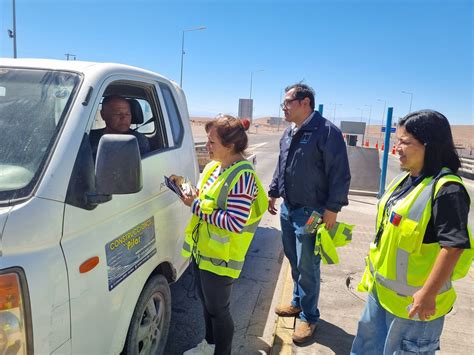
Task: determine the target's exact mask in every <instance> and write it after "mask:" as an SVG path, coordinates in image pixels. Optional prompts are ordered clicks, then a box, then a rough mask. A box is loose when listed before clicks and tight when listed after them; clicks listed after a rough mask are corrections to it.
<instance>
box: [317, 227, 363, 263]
mask: <svg viewBox="0 0 474 355" xmlns="http://www.w3.org/2000/svg"><path fill="white" fill-rule="evenodd" d="M353 228H354V226H352V225H349V224H346V223H339V222H337V223H336V224H335V225H334V227H333V228H331V229H330V230H328V229H326V227H325V225H324V224H323V225H321V226H320V227H319V228H318V230H317V232H316V239H315V245H314V254H315V255H318V254H321V259H322V260H323V263H324V264H338V263H339V256H338V254H337V251H336V247H341V246H344V245H346V244H347V243H349V242H350V241H351V240H352V229H353Z"/></svg>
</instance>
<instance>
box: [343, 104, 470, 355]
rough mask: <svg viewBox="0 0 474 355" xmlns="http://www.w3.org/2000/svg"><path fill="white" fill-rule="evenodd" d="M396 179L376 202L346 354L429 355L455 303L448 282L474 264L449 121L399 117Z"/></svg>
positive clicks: (425, 114)
mask: <svg viewBox="0 0 474 355" xmlns="http://www.w3.org/2000/svg"><path fill="white" fill-rule="evenodd" d="M397 138H398V142H397V153H398V154H399V161H400V166H401V168H402V169H403V170H405V171H406V173H403V174H401V175H400V176H398V177H397V178H395V179H394V181H393V182H392V183H391V184H390V185H389V187H388V188H387V191H386V192H385V194H384V195H383V196H382V198H381V199H380V201H379V204H378V213H377V222H376V223H377V224H376V228H377V231H376V236H375V239H374V241H373V242H372V243H371V245H370V251H369V255H368V257H367V258H366V269H365V273H364V275H363V277H362V281H361V283H360V284H359V290H361V291H367V292H369V295H368V298H367V302H366V305H365V309H364V311H363V313H362V316H361V318H360V320H359V326H358V329H357V335H356V337H355V339H354V342H353V344H352V350H351V354H363V355H367V354H377V355H379V354H402V353H403V354H405V353H416V354H434V353H435V351H436V350H439V339H440V336H441V332H442V330H443V323H444V316H445V315H446V314H447V313H449V312H450V310H451V309H452V307H453V305H454V301H455V299H456V293H455V291H454V288H453V286H452V283H451V281H454V280H457V279H459V278H462V277H464V276H465V275H466V274H467V273H468V271H469V268H470V266H471V264H472V259H473V246H474V241H473V239H472V236H471V232H470V230H469V227H468V213H469V206H470V198H469V195H468V193H467V190H466V188H465V186H464V184H463V181H462V180H461V178H460V177H459V176H457V175H456V173H457V171H458V169H459V167H460V160H459V158H458V155H457V152H456V150H455V148H454V143H453V138H452V135H451V128H450V126H449V123H448V120H447V119H446V117H444V116H443V115H442V114H440V113H439V112H436V111H431V110H423V111H418V112H413V113H410V114H408V115H407V116H405V117H404V118H402V119H400V121H399V123H398V129H397Z"/></svg>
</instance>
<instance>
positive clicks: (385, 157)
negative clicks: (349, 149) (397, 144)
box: [378, 107, 393, 197]
mask: <svg viewBox="0 0 474 355" xmlns="http://www.w3.org/2000/svg"><path fill="white" fill-rule="evenodd" d="M392 114H393V107H389V108H388V109H387V122H386V123H385V142H384V150H383V159H382V174H381V175H380V187H379V195H378V197H382V195H383V193H384V192H385V180H386V179H387V164H388V150H389V149H390V131H391V128H392Z"/></svg>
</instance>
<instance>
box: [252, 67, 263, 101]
mask: <svg viewBox="0 0 474 355" xmlns="http://www.w3.org/2000/svg"><path fill="white" fill-rule="evenodd" d="M261 71H263V69H259V70H254V71H251V72H250V95H249V99H252V80H253V73H258V72H261Z"/></svg>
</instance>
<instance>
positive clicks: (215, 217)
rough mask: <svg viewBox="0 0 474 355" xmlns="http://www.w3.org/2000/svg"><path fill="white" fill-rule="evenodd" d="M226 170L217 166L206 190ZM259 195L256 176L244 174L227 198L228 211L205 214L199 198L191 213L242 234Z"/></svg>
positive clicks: (248, 173)
mask: <svg viewBox="0 0 474 355" xmlns="http://www.w3.org/2000/svg"><path fill="white" fill-rule="evenodd" d="M232 165H233V164H232ZM232 165H231V166H232ZM227 169H228V168H227ZM225 170H226V169H222V170H221V166H220V165H219V166H217V167H216V169H215V170H214V171H213V172H212V174H211V176H210V177H209V179H208V180H207V182H206V185H205V186H206V188H208V187H209V186H211V185H212V184H213V183H214V181H216V179H217V178H218V177H219V175H220V174H221V173H223V172H224V171H225ZM257 193H258V190H257V184H256V183H255V177H254V174H252V173H250V172H244V173H243V174H242V175H240V178H239V180H238V181H237V183H236V184H235V185H234V187H233V188H232V190H231V191H230V192H229V195H228V196H227V209H226V210H221V209H216V210H214V211H212V213H211V214H203V213H201V209H200V207H199V198H196V199H195V200H194V201H193V204H192V205H191V211H192V213H194V214H195V215H197V216H199V217H201V218H202V219H203V220H204V221H206V222H207V223H210V224H213V225H215V226H217V227H219V228H222V229H225V230H228V231H231V232H235V233H240V232H241V231H242V229H243V227H244V225H245V223H246V222H247V220H248V218H249V215H250V207H251V205H252V202H253V201H254V200H255V198H256V197H257Z"/></svg>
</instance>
